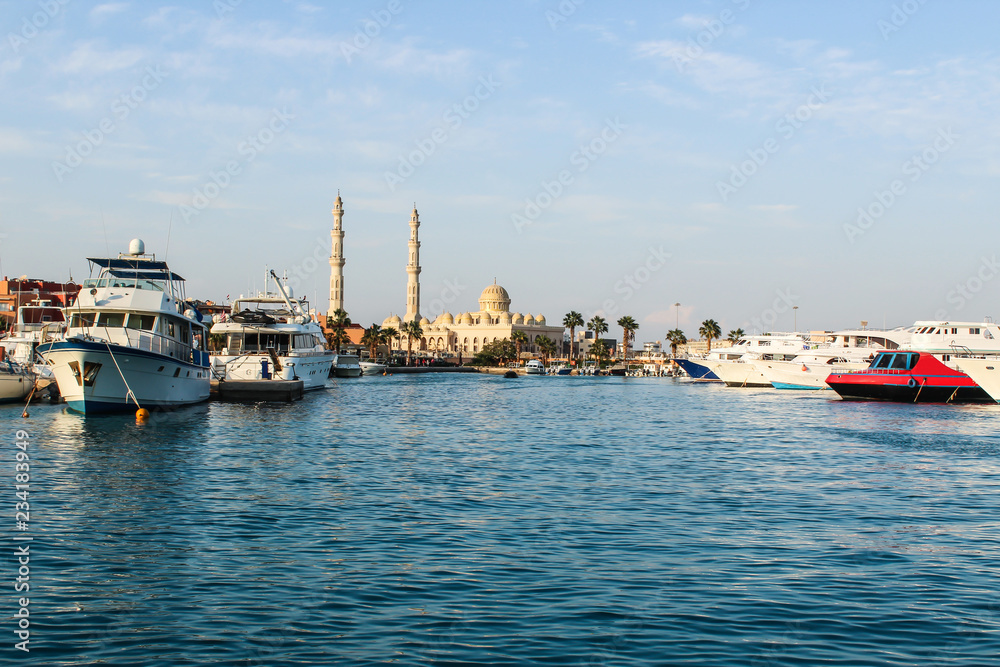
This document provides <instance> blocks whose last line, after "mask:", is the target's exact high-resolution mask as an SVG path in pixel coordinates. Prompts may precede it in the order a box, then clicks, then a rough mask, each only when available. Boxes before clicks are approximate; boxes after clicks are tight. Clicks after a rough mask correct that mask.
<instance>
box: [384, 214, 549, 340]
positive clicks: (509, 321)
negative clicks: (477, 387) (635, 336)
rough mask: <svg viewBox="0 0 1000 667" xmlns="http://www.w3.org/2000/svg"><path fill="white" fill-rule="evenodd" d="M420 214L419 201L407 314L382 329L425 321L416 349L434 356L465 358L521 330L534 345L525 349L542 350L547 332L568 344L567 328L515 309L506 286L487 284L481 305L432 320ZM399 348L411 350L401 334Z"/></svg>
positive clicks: (409, 267) (411, 244)
mask: <svg viewBox="0 0 1000 667" xmlns="http://www.w3.org/2000/svg"><path fill="white" fill-rule="evenodd" d="M419 229H420V217H419V214H418V213H417V208H416V205H414V207H413V213H412V214H411V216H410V240H409V260H408V262H407V265H406V276H407V282H406V312H405V314H404V315H403V316H402V317H400V316H399V315H390V316H389V317H387V318H386V319H385V320H383V322H382V327H383V328H385V327H392V328H394V329H395V330H396V331H401V330H402V325H403V323H404V322H409V321H411V320H416V321H417V322H419V323H420V328H421V329H422V330H423V336H422V337H421V339H420V341H416V340H415V341H413V343H412V349H413V350H415V351H417V352H423V353H426V354H432V355H434V356H437V357H455V356H461V357H462V358H463V359H471V358H472V356H473V355H475V354H476V353H477V352H479V351H481V350H482V349H483V346H484V345H487V344H489V343H492V342H493V341H497V340H503V339H504V338H506V339H508V340H509V339H510V338H511V336H512V335H513V333H514V332H515V331H523V332H524V334H525V335H526V336H527V338H528V343H527V344H526V345H525V346H524V347H522V350H521V351H522V353H524V352H528V353H538V352H539V350H538V347H537V346H536V344H535V341H536V340H537V339H538V337H539V336H542V335H545V336H548V337H549V338H551V339H552V340H554V341H555V342H556V344H557V345H561V344H562V340H563V327H562V326H561V325H560V326H550V325H549V324H548V323H547V322H546V319H545V317H544V316H543V315H532V314H531V313H528V314H526V315H522V314H521V313H511V312H510V304H511V299H510V295H509V294H508V293H507V290H505V289H504V288H503V287H502V286H500V285H498V284H496V280H494V281H493V284H492V285H487V286H486V288H485V289H484V290H483V292H482V294H481V295H480V296H479V309H478V310H474V311H473V310H470V311H467V312H461V313H458V314H457V315H453V314H452V313H449V312H444V313H440V314H438V315H437V316H436V317H435V318H434V320H433V321H432V320H430V319H428V318H427V317H424V316H422V315H421V314H420V271H421V267H420V238H419ZM392 349H393V350H405V349H406V338H405V337H404V338H399V339H397V340H396V341H394V342H393V343H392Z"/></svg>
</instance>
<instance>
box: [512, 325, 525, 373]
mask: <svg viewBox="0 0 1000 667" xmlns="http://www.w3.org/2000/svg"><path fill="white" fill-rule="evenodd" d="M510 342H512V343H514V345H516V346H517V363H518V365H520V364H521V347H522V346H523V345H525V344H526V343H527V342H528V334H526V333H524V332H523V331H520V330H518V331H515V332H513V333H511V335H510Z"/></svg>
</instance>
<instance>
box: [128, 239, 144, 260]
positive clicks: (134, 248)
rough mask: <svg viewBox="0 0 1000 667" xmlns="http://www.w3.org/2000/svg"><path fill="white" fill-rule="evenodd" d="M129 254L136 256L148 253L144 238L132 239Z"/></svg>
mask: <svg viewBox="0 0 1000 667" xmlns="http://www.w3.org/2000/svg"><path fill="white" fill-rule="evenodd" d="M128 254H130V255H135V256H139V255H144V254H146V244H145V243H143V242H142V239H132V240H131V241H129V244H128Z"/></svg>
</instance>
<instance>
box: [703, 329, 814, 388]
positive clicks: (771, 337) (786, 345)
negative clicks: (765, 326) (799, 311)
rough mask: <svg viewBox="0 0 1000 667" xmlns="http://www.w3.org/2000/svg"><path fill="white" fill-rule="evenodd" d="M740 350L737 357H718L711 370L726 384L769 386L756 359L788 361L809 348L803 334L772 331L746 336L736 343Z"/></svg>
mask: <svg viewBox="0 0 1000 667" xmlns="http://www.w3.org/2000/svg"><path fill="white" fill-rule="evenodd" d="M733 347H734V348H736V350H737V351H738V350H743V354H742V355H741V356H740V357H739V358H738V359H732V358H731V356H732V355H731V354H730V355H729V357H727V358H720V359H718V360H717V361H715V362H714V363H713V364H712V366H711V370H712V372H713V373H714V374H715V375H716V376H717V377H718V378H719V379H720V380H722V381H723V382H725V383H726V386H729V387H770V386H771V382H770V381H769V380H768V379H767V378H766V377H764V374H763V373H762V372H761V371H760V369H759V368H758V367H757V365H756V363H755V362H757V361H787V360H791V359H794V358H795V357H797V356H798V355H800V354H802V352H803V351H804V350H808V349H809V343H808V342H807V341H806V339H805V338H804V337H803V335H802V334H789V333H781V334H779V333H773V334H764V335H762V336H746V337H744V338H743V339H741V340H740V341H738V342H737V344H736V345H734V346H733Z"/></svg>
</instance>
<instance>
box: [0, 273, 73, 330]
mask: <svg viewBox="0 0 1000 667" xmlns="http://www.w3.org/2000/svg"><path fill="white" fill-rule="evenodd" d="M79 291H80V286H79V285H77V284H76V283H75V282H73V280H72V279H70V281H69V282H66V283H57V282H51V281H48V280H37V279H33V278H27V277H22V278H14V279H8V278H7V277H6V276H4V279H3V280H0V329H9V328H10V327H11V325H13V324H14V322H16V321H17V309H18V308H20V307H21V306H25V305H27V304H29V303H31V302H32V301H49V302H50V303H51V304H52V305H54V306H57V307H59V308H65V307H67V306H70V305H72V304H73V301H75V300H76V295H77V293H79Z"/></svg>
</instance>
